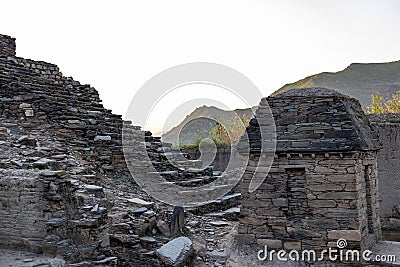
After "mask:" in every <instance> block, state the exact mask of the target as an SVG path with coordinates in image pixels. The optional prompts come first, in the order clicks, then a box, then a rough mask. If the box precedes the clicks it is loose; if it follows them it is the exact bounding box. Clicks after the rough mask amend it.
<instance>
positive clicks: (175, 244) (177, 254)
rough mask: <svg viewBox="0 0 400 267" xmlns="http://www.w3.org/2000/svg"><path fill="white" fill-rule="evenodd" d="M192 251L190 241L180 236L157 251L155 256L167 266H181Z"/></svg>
mask: <svg viewBox="0 0 400 267" xmlns="http://www.w3.org/2000/svg"><path fill="white" fill-rule="evenodd" d="M192 250H193V245H192V241H191V240H190V239H189V238H187V237H182V236H181V237H178V238H175V239H173V240H171V241H170V242H168V243H167V244H165V245H163V246H162V247H160V248H159V249H157V251H156V255H157V256H158V257H159V258H160V259H161V261H162V262H163V263H164V264H165V265H167V266H182V265H184V264H185V263H186V262H187V260H188V258H189V256H190V254H191V253H192Z"/></svg>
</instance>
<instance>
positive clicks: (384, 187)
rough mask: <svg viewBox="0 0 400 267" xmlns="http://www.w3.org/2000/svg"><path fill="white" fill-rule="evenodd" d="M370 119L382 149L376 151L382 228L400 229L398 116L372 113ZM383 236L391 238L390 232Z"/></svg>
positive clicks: (399, 126)
mask: <svg viewBox="0 0 400 267" xmlns="http://www.w3.org/2000/svg"><path fill="white" fill-rule="evenodd" d="M370 120H371V121H372V122H373V125H374V126H375V128H376V129H377V133H378V136H379V140H380V141H381V143H382V146H383V147H382V149H381V150H380V151H379V153H378V177H379V192H380V199H381V202H380V206H379V209H380V215H381V219H382V228H383V229H384V230H388V231H399V230H400V193H399V192H400V164H399V162H400V153H399V151H400V117H399V115H398V114H393V115H379V116H377V115H373V116H370ZM385 238H388V239H389V240H390V239H393V238H394V237H393V236H391V235H390V234H389V235H388V236H386V237H385Z"/></svg>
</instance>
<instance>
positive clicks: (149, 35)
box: [0, 0, 400, 130]
mask: <svg viewBox="0 0 400 267" xmlns="http://www.w3.org/2000/svg"><path fill="white" fill-rule="evenodd" d="M1 9H2V15H1V16H0V33H2V34H8V35H11V36H13V37H16V38H17V55H18V56H21V57H25V58H31V59H35V60H43V61H47V62H51V63H54V64H57V65H58V66H59V67H60V68H61V70H62V72H63V73H64V74H65V75H67V76H72V77H73V78H74V79H76V80H79V81H80V82H81V83H90V84H91V85H92V86H94V87H95V88H96V89H97V90H98V91H99V92H100V96H101V98H102V99H103V103H104V105H105V106H106V107H107V108H109V109H112V110H113V111H114V112H115V113H118V114H125V113H126V110H127V107H128V105H129V103H130V101H131V99H132V97H133V96H134V94H135V91H136V90H137V89H138V88H140V87H141V86H142V85H143V83H145V82H146V81H147V80H148V79H150V78H151V77H152V76H153V75H155V74H157V73H159V72H161V71H163V70H165V69H167V68H170V67H173V66H175V65H179V64H183V63H188V62H198V61H202V62H215V63H219V64H223V65H226V66H229V67H231V68H234V69H236V70H238V71H239V72H241V73H243V74H244V75H246V76H247V77H248V78H250V80H252V81H253V82H254V83H255V84H256V85H257V86H258V88H259V89H260V90H261V92H262V94H263V95H265V96H267V95H269V94H270V93H271V92H273V91H274V90H276V89H278V88H279V87H281V86H282V85H284V84H286V83H289V82H294V81H296V80H299V79H301V78H304V77H305V76H308V75H311V74H315V73H319V72H322V71H338V70H341V69H343V68H345V67H346V66H348V65H349V64H350V63H353V62H387V61H394V60H399V59H400V34H399V28H400V16H399V14H400V1H396V0H392V1H390V0H387V1H385V0H376V1H369V0H367V1H365V0H337V1H333V0H332V1H329V0H325V1H320V0H308V1H307V0H304V1H300V0H292V1H290V0H279V1H266V0H264V1H263V0H242V1H235V0H218V1H216V0H202V1H189V0H168V1H165V0H160V1H153V0H146V1H99V0H96V1H94V0H93V1H74V0H68V1H54V0H53V1H50V0H49V1H42V0H36V1H31V0H27V1H18V0H16V1H3V2H2V4H1ZM203 89H204V88H203ZM203 89H202V90H200V89H199V88H196V86H191V88H189V87H188V88H187V91H186V94H187V95H189V96H190V95H191V94H192V93H193V92H194V91H193V90H195V91H202V92H204V94H206V95H210V92H212V90H211V89H210V88H206V89H204V90H203ZM191 90H192V91H191ZM196 97H197V96H196ZM198 97H201V96H198ZM178 100H179V99H177V101H175V103H173V104H172V103H171V101H169V102H168V104H167V102H165V101H164V102H165V103H162V101H161V102H160V105H161V106H160V107H159V110H163V111H164V113H165V114H168V112H169V110H173V109H174V108H176V106H179V101H178ZM225 102H227V103H225V104H227V105H228V106H229V105H231V106H232V107H241V106H240V103H239V104H238V103H237V102H235V101H234V100H230V98H227V99H226V100H225ZM174 104H175V105H176V106H174ZM250 104H251V105H254V104H257V103H250ZM159 115H160V114H159ZM161 117H162V116H161ZM149 127H150V128H151V129H152V130H156V128H159V127H160V125H159V122H154V123H153V124H152V125H151V126H149Z"/></svg>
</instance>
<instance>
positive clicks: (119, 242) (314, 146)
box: [0, 35, 400, 266]
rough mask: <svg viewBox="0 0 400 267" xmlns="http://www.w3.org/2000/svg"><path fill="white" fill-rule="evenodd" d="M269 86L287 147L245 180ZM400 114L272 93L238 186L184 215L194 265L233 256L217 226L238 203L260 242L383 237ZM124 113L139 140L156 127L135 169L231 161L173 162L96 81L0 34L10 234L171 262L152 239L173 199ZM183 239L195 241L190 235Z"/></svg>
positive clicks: (321, 243) (399, 182)
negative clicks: (153, 182) (138, 150)
mask: <svg viewBox="0 0 400 267" xmlns="http://www.w3.org/2000/svg"><path fill="white" fill-rule="evenodd" d="M267 100H268V103H269V105H270V107H271V109H272V112H273V116H274V118H275V123H276V129H277V150H276V153H275V155H274V161H273V164H272V167H271V169H270V172H269V173H268V174H267V171H268V168H264V169H263V171H264V173H261V174H260V173H258V174H257V175H264V177H265V178H266V179H265V181H264V183H263V184H262V185H261V186H260V188H258V189H257V190H256V191H255V192H252V193H249V192H248V185H249V181H250V179H251V178H252V176H253V174H254V171H255V168H254V166H256V165H257V164H258V162H259V161H260V160H262V159H263V155H262V153H260V136H259V129H260V127H263V125H259V124H258V123H259V121H260V122H262V120H257V118H262V117H263V116H265V115H266V114H267V113H268V109H267V108H266V107H265V105H266V101H267ZM399 121H400V120H397V119H393V118H384V119H382V118H380V117H379V118H376V117H371V118H370V119H368V118H367V117H366V116H365V115H364V114H363V112H362V110H361V107H360V105H359V103H358V102H357V101H356V100H354V99H351V98H348V97H345V96H343V95H341V94H339V93H336V92H334V91H330V90H323V89H310V90H304V91H303V90H302V91H300V90H294V91H290V92H287V93H284V94H281V95H278V96H275V97H269V98H264V99H262V100H261V102H260V105H259V108H258V110H257V114H256V118H254V119H252V120H251V121H250V125H249V127H248V128H247V133H248V137H249V139H250V140H249V141H250V148H251V149H250V151H249V153H250V154H249V157H250V160H249V164H248V167H247V169H246V172H245V175H244V176H243V179H242V181H241V182H240V183H239V185H238V187H237V188H235V189H234V191H233V192H231V193H232V194H229V195H227V196H224V197H222V198H221V199H218V200H216V201H215V202H213V203H209V204H208V205H205V206H202V207H199V208H196V209H194V210H191V211H190V212H187V214H186V216H189V219H187V221H188V222H189V223H188V224H187V225H186V228H187V229H189V231H190V233H191V234H192V235H193V236H194V237H195V238H198V237H200V236H202V237H204V240H206V241H204V242H206V245H204V246H205V248H201V249H199V246H198V244H196V243H195V244H194V247H195V249H196V252H197V255H198V257H197V262H196V263H194V266H197V265H196V264H200V263H199V257H200V258H201V259H202V260H204V259H208V260H209V262H208V263H210V264H211V262H212V260H213V259H214V260H215V259H217V260H216V262H214V263H215V264H216V265H215V266H221V264H222V265H223V264H224V263H225V260H226V257H227V256H228V255H227V254H226V252H222V251H223V247H222V248H221V246H222V245H224V244H226V243H224V242H216V240H215V239H213V238H211V237H213V235H214V234H215V233H218V230H217V229H216V228H218V229H224V230H219V231H220V232H219V233H218V236H221V237H222V236H224V234H225V235H227V233H228V236H230V235H232V229H235V225H236V222H234V220H235V219H236V215H237V214H238V212H239V207H238V205H239V204H240V203H241V208H240V219H239V224H238V229H237V235H236V239H235V240H236V241H238V242H239V243H246V244H254V245H257V246H259V247H261V246H264V245H268V247H270V248H276V249H279V248H282V249H287V250H289V249H298V250H300V249H311V248H312V249H317V250H320V249H323V248H326V247H327V246H332V245H333V244H334V243H335V242H336V240H337V239H339V238H345V239H346V240H347V241H348V247H349V248H359V249H365V248H370V247H372V246H373V245H374V244H375V243H376V241H377V240H379V239H381V236H382V233H381V228H383V229H389V230H396V231H398V230H400V199H399V194H398V192H399V190H400V177H399V176H398V175H399V173H400V172H399V169H398V168H399V165H398V160H399V158H398V153H397V151H398V149H399V145H400V143H399V142H400V141H399V140H400V138H398V134H399V132H400V131H399V126H400V123H399ZM124 124H125V125H126V126H127V127H125V128H124V131H126V132H125V134H127V135H128V136H129V137H130V138H131V140H132V142H133V143H132V144H131V145H132V147H133V148H134V147H135V146H140V145H143V144H142V143H141V141H140V140H141V138H140V137H144V140H145V141H146V142H145V143H146V144H145V145H146V148H147V152H148V155H149V157H150V162H146V163H144V164H143V166H137V169H136V170H135V171H137V172H145V171H146V170H147V166H148V164H152V165H153V166H154V168H155V169H156V170H157V171H158V172H159V173H160V174H161V175H162V176H163V177H164V178H165V179H166V180H167V181H168V182H171V183H176V184H178V185H181V186H189V187H192V186H197V185H201V184H205V183H208V182H210V181H214V180H215V179H217V178H218V177H219V175H220V174H221V171H223V170H224V166H226V163H225V162H224V160H221V159H224V158H227V160H229V157H228V156H227V154H228V153H227V152H226V151H222V152H221V156H220V160H219V161H218V163H217V165H218V167H217V169H218V171H216V170H215V169H213V168H212V167H210V168H206V169H204V170H196V169H198V166H199V165H198V164H199V162H198V161H196V160H189V161H188V166H187V167H188V168H190V169H191V171H182V170H179V169H176V168H174V167H173V166H171V165H170V164H169V163H168V161H167V160H166V159H167V157H166V154H167V153H175V152H174V151H173V149H172V148H170V147H169V146H168V144H165V143H162V142H161V140H160V138H158V137H153V136H152V135H151V133H150V132H145V131H142V130H141V129H140V127H137V126H132V125H129V122H126V121H125V122H124V121H123V120H122V118H121V116H119V115H115V114H113V113H112V112H111V111H110V110H107V109H105V108H104V107H103V105H102V104H101V100H100V98H99V95H98V92H97V91H96V90H95V89H94V88H93V87H91V86H90V85H82V84H80V83H79V82H77V81H74V80H73V79H72V78H69V77H64V76H63V75H62V73H61V72H60V70H59V68H58V67H57V66H56V65H53V64H49V63H46V62H41V61H34V60H30V59H24V58H20V57H17V56H16V54H15V39H13V38H11V37H8V36H5V35H0V150H1V152H2V153H1V155H0V207H1V208H0V218H1V219H0V223H1V226H0V248H16V249H24V250H27V251H34V252H38V253H44V254H47V255H52V256H53V255H60V256H62V257H64V259H66V260H67V261H68V262H76V263H78V262H81V263H82V264H86V266H113V265H116V264H118V265H119V266H163V265H164V264H168V263H166V262H165V261H163V260H160V259H162V258H163V257H164V256H158V257H157V256H156V254H157V253H154V251H155V250H156V249H157V248H159V250H160V251H162V249H160V247H161V246H162V245H164V244H166V243H167V242H168V241H170V240H171V237H170V236H169V233H168V225H167V223H166V222H167V221H168V220H169V218H170V216H171V212H172V208H171V207H168V206H166V205H164V204H163V203H159V202H157V201H156V200H154V199H152V198H150V197H149V196H147V194H145V193H144V192H142V191H141V190H140V189H139V188H138V186H137V185H136V183H135V182H134V181H133V179H132V177H131V175H130V173H129V171H128V168H127V166H126V163H125V158H124V154H123V151H122V131H123V125H124ZM377 139H379V141H378V140H377ZM188 156H189V158H197V156H198V155H188ZM378 183H379V185H378ZM378 188H379V190H378ZM221 210H226V212H221ZM206 213H207V214H209V215H210V216H217V217H218V218H223V219H221V220H220V221H217V222H215V221H212V220H211V219H209V218H214V217H204V216H203V214H206ZM196 214H199V216H197V215H196ZM196 216H197V217H196ZM226 218H233V219H232V220H230V219H229V220H226ZM381 221H382V224H383V227H381V225H380V222H381ZM213 227H214V228H213ZM215 227H216V228H215ZM224 227H226V228H224ZM385 227H386V228H385ZM214 232H215V233H214ZM149 233H150V234H151V236H149ZM210 236H211V237H210ZM185 242H186V241H185ZM218 243H221V244H218ZM184 245H185V251H187V252H188V253H189V252H190V251H191V249H192V244H191V243H190V244H189V243H187V242H186V243H185V244H184ZM218 245H220V249H219V250H218V251H213V250H212V249H211V250H210V247H218ZM203 250H208V251H209V252H207V253H204V251H203ZM224 253H225V254H224ZM168 260H170V259H167V262H168ZM163 262H164V263H163ZM218 262H220V263H218ZM181 263H183V261H182V262H181ZM217 263H218V264H220V265H218V264H217ZM82 266H85V265H82ZM199 266H201V265H199ZM211 266H212V265H211Z"/></svg>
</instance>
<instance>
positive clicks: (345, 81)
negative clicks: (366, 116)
mask: <svg viewBox="0 0 400 267" xmlns="http://www.w3.org/2000/svg"><path fill="white" fill-rule="evenodd" d="M311 87H323V88H330V89H334V90H336V91H338V92H340V93H342V94H345V95H348V96H351V97H354V98H356V99H358V100H359V101H360V103H361V104H362V105H363V106H364V107H366V106H368V105H370V104H371V96H372V95H373V94H375V93H376V92H379V93H380V94H381V95H382V96H383V97H384V98H385V99H389V98H391V97H392V95H393V94H394V93H396V92H397V91H400V61H395V62H389V63H366V64H362V63H353V64H351V65H350V66H348V67H347V68H346V69H344V70H342V71H339V72H323V73H320V74H315V75H312V76H309V77H306V78H304V79H302V80H300V81H297V82H294V83H290V84H286V85H285V86H283V87H282V88H280V89H279V90H277V91H276V92H274V93H273V94H272V95H277V94H279V93H283V92H286V91H289V90H291V89H295V88H311Z"/></svg>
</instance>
